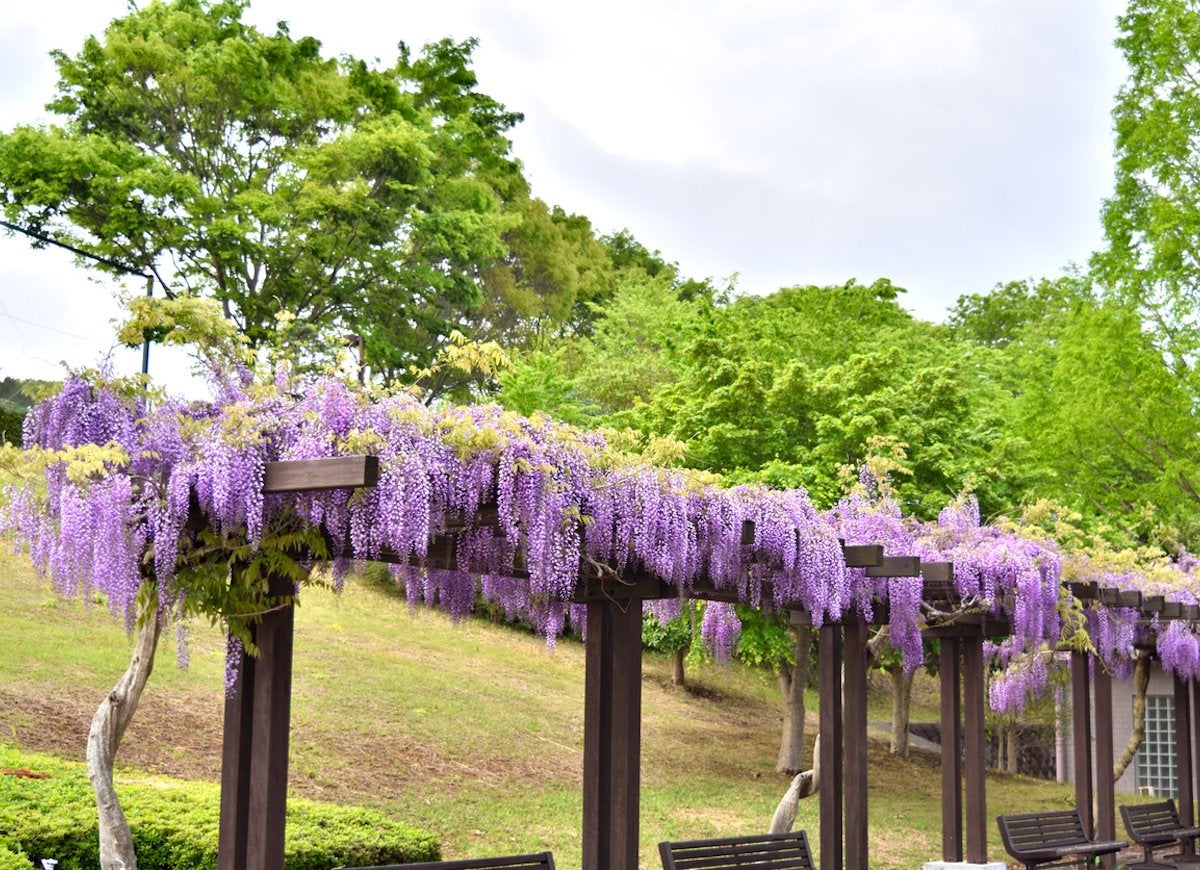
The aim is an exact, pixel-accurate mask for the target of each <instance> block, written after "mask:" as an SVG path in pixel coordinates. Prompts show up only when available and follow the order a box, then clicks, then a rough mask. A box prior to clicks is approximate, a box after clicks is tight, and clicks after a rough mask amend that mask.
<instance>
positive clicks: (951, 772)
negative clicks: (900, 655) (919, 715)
mask: <svg viewBox="0 0 1200 870" xmlns="http://www.w3.org/2000/svg"><path fill="white" fill-rule="evenodd" d="M958 653H959V642H958V638H954V637H943V638H941V640H940V641H939V649H938V679H939V681H940V683H941V692H942V711H941V712H942V860H943V861H961V860H962V859H963V820H962V812H963V799H962V781H963V765H962V749H961V747H962V698H961V695H962V689H961V684H962V678H961V675H962V666H961V663H960V660H959V654H958Z"/></svg>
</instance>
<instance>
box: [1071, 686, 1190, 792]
mask: <svg viewBox="0 0 1200 870" xmlns="http://www.w3.org/2000/svg"><path fill="white" fill-rule="evenodd" d="M1133 694H1134V692H1133V678H1132V677H1130V678H1129V679H1125V680H1113V710H1112V721H1113V760H1114V761H1116V760H1117V759H1118V758H1120V756H1121V753H1122V752H1124V750H1125V745H1126V744H1127V743H1128V742H1129V735H1130V734H1132V733H1133ZM1174 694H1175V684H1174V681H1173V680H1172V679H1171V677H1169V676H1168V675H1167V674H1164V673H1163V672H1162V671H1161V670H1160V669H1159V667H1158V666H1157V664H1154V665H1151V669H1150V685H1149V686H1148V688H1147V689H1146V696H1147V697H1148V698H1149V697H1154V696H1166V697H1173V696H1174ZM1071 709H1072V708H1071V693H1070V689H1069V688H1068V689H1067V691H1066V692H1065V693H1064V699H1063V710H1064V712H1065V716H1063V717H1060V726H1059V727H1060V739H1059V746H1058V752H1057V755H1058V768H1059V770H1058V779H1059V781H1060V782H1074V781H1075V772H1074V770H1073V769H1072V768H1073V765H1074V763H1075V756H1074V752H1073V749H1072V744H1071V741H1072V737H1073V730H1072V728H1071V723H1070V715H1071ZM1095 719H1096V709H1095V705H1094V703H1093V706H1092V739H1093V740H1094V739H1095V735H1096V722H1095ZM1141 752H1142V750H1139V754H1141ZM1092 758H1093V764H1094V763H1095V761H1094V759H1095V754H1094V753H1093V755H1092ZM1136 769H1137V759H1136V758H1135V760H1134V761H1132V762H1130V764H1129V766H1128V767H1127V768H1126V769H1125V773H1124V774H1123V775H1122V776H1121V778H1120V779H1119V780H1117V784H1116V790H1117V792H1119V793H1121V794H1134V793H1136V792H1137V785H1136V779H1135V772H1136Z"/></svg>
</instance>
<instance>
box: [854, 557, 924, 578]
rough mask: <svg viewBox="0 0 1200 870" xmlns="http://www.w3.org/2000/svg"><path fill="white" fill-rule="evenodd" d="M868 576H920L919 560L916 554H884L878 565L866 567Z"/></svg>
mask: <svg viewBox="0 0 1200 870" xmlns="http://www.w3.org/2000/svg"><path fill="white" fill-rule="evenodd" d="M867 576H868V577H920V576H921V560H920V558H919V557H917V556H884V557H883V562H882V563H881V564H879V565H874V566H868V567H867Z"/></svg>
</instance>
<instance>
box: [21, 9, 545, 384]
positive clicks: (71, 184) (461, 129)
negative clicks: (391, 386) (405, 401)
mask: <svg viewBox="0 0 1200 870" xmlns="http://www.w3.org/2000/svg"><path fill="white" fill-rule="evenodd" d="M247 5H248V4H247V2H246V0H226V2H209V0H153V2H151V3H149V4H148V5H147V6H146V7H145V8H143V9H136V8H134V9H133V10H132V11H131V12H130V13H129V14H128V15H126V16H125V17H123V18H119V19H116V20H114V21H113V22H112V23H111V24H110V25H109V27H108V29H107V30H106V31H105V33H104V34H103V36H101V37H91V38H89V39H88V40H87V41H86V42H85V43H84V45H83V47H82V49H81V50H80V51H79V53H78V54H76V55H73V56H72V55H69V54H67V53H65V52H61V51H59V52H55V53H54V60H55V63H56V64H57V67H58V74H59V82H58V94H57V97H56V98H55V99H54V100H53V101H52V102H51V103H50V104H49V108H50V109H51V110H52V111H53V112H55V113H56V114H57V115H58V116H59V118H61V123H60V124H58V125H50V126H40V127H34V126H18V127H16V128H15V129H13V130H11V131H9V132H7V133H4V134H0V197H2V202H3V208H4V212H5V215H6V217H7V218H8V220H10V221H12V222H15V223H19V224H21V225H23V226H25V227H27V228H29V229H31V230H33V231H35V232H37V233H40V234H42V235H44V236H47V237H49V238H52V239H54V240H57V241H62V242H66V243H68V244H71V245H73V246H75V247H77V248H79V249H80V250H83V251H86V252H88V253H90V254H95V255H97V256H100V257H103V258H105V259H106V260H108V261H111V262H113V263H116V264H121V265H124V266H127V267H129V268H131V269H134V270H136V271H140V272H144V273H151V274H153V275H154V276H155V278H156V281H157V283H158V285H160V286H161V288H162V289H163V290H164V291H165V292H166V293H167V294H168V295H175V294H193V295H203V296H210V297H213V298H215V299H217V300H218V301H219V302H220V303H221V304H222V306H223V307H224V311H225V314H226V316H228V317H229V318H231V319H232V320H234V321H235V322H236V323H237V325H238V326H239V328H240V329H241V330H242V331H243V332H244V333H245V335H246V336H247V337H248V338H249V339H250V341H251V343H252V345H258V344H261V343H263V342H266V341H269V340H270V339H271V337H272V335H273V334H274V326H275V324H274V316H275V314H276V313H277V312H279V311H286V312H290V313H292V314H294V315H295V316H296V324H297V326H298V327H299V328H303V329H306V330H307V331H308V334H309V335H310V336H312V337H314V338H315V337H320V338H323V339H325V341H322V342H320V343H316V342H314V343H313V344H312V346H313V347H321V346H324V347H334V346H337V345H338V342H337V341H331V340H329V339H333V338H336V337H338V336H341V335H343V334H345V333H356V334H358V335H361V336H362V337H363V338H364V340H365V343H366V347H367V351H368V360H369V361H372V362H373V365H374V367H375V368H376V369H377V370H379V371H384V372H395V371H404V370H405V369H406V368H407V367H408V366H409V365H418V366H420V365H425V364H427V363H428V362H429V360H430V359H431V358H432V356H433V355H434V354H436V352H437V350H438V348H439V347H441V346H443V345H444V344H445V342H446V340H447V338H448V336H449V335H450V334H451V332H452V330H453V329H455V328H456V327H460V326H461V325H462V322H463V315H464V312H466V311H469V310H470V309H472V308H473V307H475V306H477V305H478V304H479V303H480V302H481V300H482V294H481V290H480V287H479V281H478V277H477V273H478V271H479V269H480V268H481V266H482V264H486V263H489V262H491V261H493V260H496V259H499V258H502V257H503V256H504V255H505V252H506V248H505V245H504V242H503V240H502V234H503V233H504V232H505V230H506V229H510V228H511V227H513V226H514V225H516V224H517V223H519V222H520V216H519V215H514V214H509V213H506V211H505V208H504V201H505V198H506V196H507V195H508V193H509V191H510V189H513V188H514V187H518V186H519V187H521V189H522V190H523V189H524V187H523V180H522V179H521V178H520V170H519V167H518V166H517V164H516V163H515V161H513V160H512V158H511V156H510V153H509V152H510V143H509V141H508V139H507V138H506V135H505V134H506V131H507V130H509V129H510V128H511V127H512V126H513V125H514V124H515V123H516V122H517V121H518V120H520V116H519V115H517V114H515V113H512V112H509V111H507V110H506V109H505V108H504V106H502V105H501V104H499V103H497V102H496V101H495V100H493V99H492V98H490V97H488V96H486V95H485V94H482V93H479V92H478V91H477V90H476V78H475V75H474V73H473V72H472V71H471V69H470V61H471V53H472V51H473V49H474V47H475V43H474V42H473V41H471V40H468V41H466V42H462V43H455V42H452V41H450V40H443V41H441V42H438V43H435V44H432V45H429V46H426V47H425V49H424V51H423V52H422V53H420V54H418V55H415V56H414V55H413V53H412V52H410V51H409V49H408V48H407V47H406V46H405V45H404V44H403V43H401V44H400V49H399V53H398V57H397V59H396V61H395V62H394V63H393V64H392V65H391V66H388V67H375V66H371V65H369V64H367V63H365V62H363V61H361V60H357V59H355V58H353V57H342V58H340V59H337V60H334V59H330V58H327V57H325V56H324V55H323V54H322V51H321V45H320V43H319V42H318V41H317V40H316V39H313V38H311V37H299V38H297V37H294V36H292V34H291V33H290V32H289V30H288V28H287V26H286V24H284V23H280V24H279V25H278V28H277V30H276V31H275V32H274V33H269V34H268V33H264V32H261V31H259V30H258V29H256V28H254V27H252V26H250V25H249V24H246V23H245V22H243V21H242V17H243V13H244V12H245V10H246V8H247ZM87 265H88V266H90V267H94V268H99V269H109V268H110V267H109V266H106V265H104V264H101V263H94V262H90V261H89V262H88V263H87Z"/></svg>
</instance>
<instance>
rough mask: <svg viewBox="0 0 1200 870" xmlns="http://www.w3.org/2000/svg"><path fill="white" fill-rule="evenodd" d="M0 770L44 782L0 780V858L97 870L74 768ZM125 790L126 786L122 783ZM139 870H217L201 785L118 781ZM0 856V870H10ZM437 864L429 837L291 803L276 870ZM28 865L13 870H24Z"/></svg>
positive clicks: (42, 759) (87, 791)
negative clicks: (10, 855) (20, 855)
mask: <svg viewBox="0 0 1200 870" xmlns="http://www.w3.org/2000/svg"><path fill="white" fill-rule="evenodd" d="M0 768H4V769H7V770H16V771H18V773H21V772H27V773H33V774H41V773H46V774H48V776H46V777H44V778H30V777H28V776H20V775H18V776H12V775H5V776H0V849H4V848H7V849H8V850H10V851H16V850H17V849H20V850H23V851H24V853H25V854H27V855H29V856H30V857H32V858H34V859H38V858H55V859H57V860H58V862H59V863H58V868H57V870H99V867H100V863H99V858H98V851H99V842H100V835H99V830H98V827H97V823H96V805H95V802H94V800H93V797H92V789H91V785H90V784H89V783H88V780H87V773H86V770H85V768H84V766H83V765H82V764H78V763H72V762H65V761H61V760H58V759H54V758H50V757H47V756H36V755H28V754H23V753H19V752H17V751H16V750H13V749H11V748H8V747H3V746H0ZM121 780H124V781H121ZM117 787H118V790H119V791H120V793H121V803H122V806H123V807H124V809H125V814H126V817H127V818H128V819H129V827H130V830H131V832H132V833H133V841H134V847H135V849H136V850H137V856H138V866H139V867H140V868H141V870H190V868H213V867H216V866H217V832H218V826H219V808H220V789H219V788H218V787H217V786H216V785H214V784H212V783H207V782H187V781H183V780H169V779H165V778H161V777H156V778H154V779H145V780H138V781H130V780H128V779H127V778H122V777H119V778H118V785H117ZM2 855H3V853H2V852H0V870H9V868H8V867H7V866H6V865H5V864H4V863H3V857H2ZM438 857H440V848H439V846H438V843H437V841H436V840H435V839H434V838H433V837H432V836H431V835H429V834H427V833H425V832H423V831H418V830H415V829H413V828H410V827H408V826H406V825H402V824H399V823H397V822H394V821H392V820H390V819H388V818H387V817H386V816H384V815H382V814H380V813H378V812H375V811H372V810H367V809H362V808H357V807H340V806H334V805H331V804H319V803H316V802H314V801H305V800H299V799H290V800H289V801H288V811H287V833H286V842H285V845H284V865H285V866H286V867H287V870H329V868H330V867H336V866H338V865H343V864H344V865H358V866H368V865H373V864H394V863H405V862H412V861H434V860H437V859H438ZM25 860H26V862H27V863H25V864H23V865H17V866H20V868H21V870H27V868H28V867H29V866H30V864H29V863H28V861H29V859H25Z"/></svg>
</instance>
